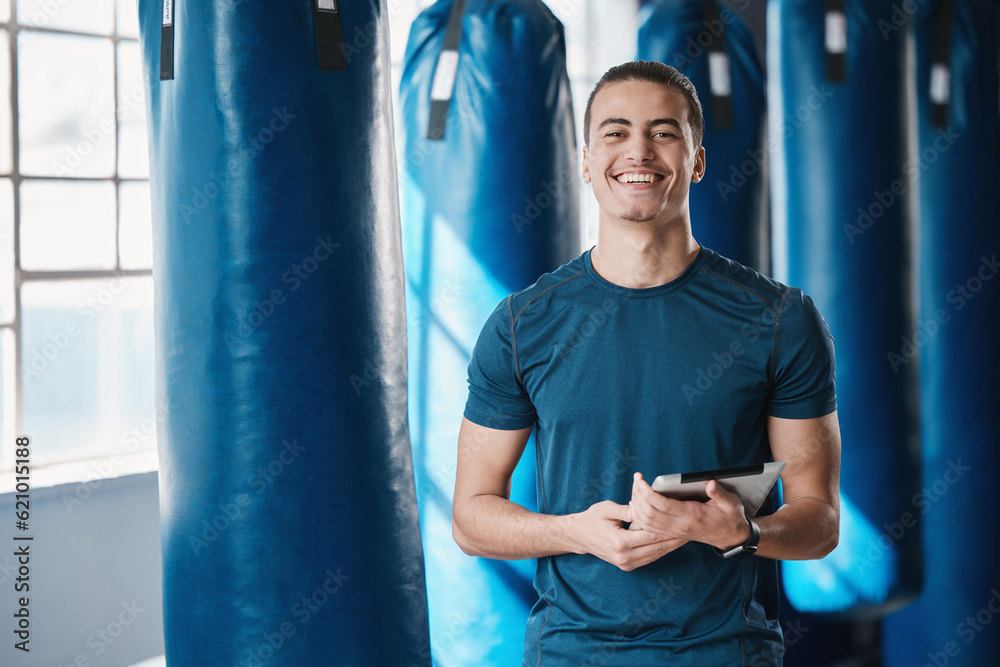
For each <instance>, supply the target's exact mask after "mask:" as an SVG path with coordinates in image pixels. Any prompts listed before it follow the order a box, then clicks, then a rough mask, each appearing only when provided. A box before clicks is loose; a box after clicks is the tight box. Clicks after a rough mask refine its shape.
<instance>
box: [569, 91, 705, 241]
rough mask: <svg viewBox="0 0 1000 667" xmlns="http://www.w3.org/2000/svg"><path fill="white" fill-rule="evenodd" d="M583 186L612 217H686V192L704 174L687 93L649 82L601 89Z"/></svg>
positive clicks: (636, 219)
mask: <svg viewBox="0 0 1000 667" xmlns="http://www.w3.org/2000/svg"><path fill="white" fill-rule="evenodd" d="M590 114H591V124H590V145H589V147H584V149H583V181H584V182H585V183H592V184H593V188H594V196H595V197H597V203H598V204H599V205H600V207H601V214H602V219H604V218H606V217H611V218H616V219H619V220H628V221H632V222H654V221H662V222H669V221H670V220H672V219H675V218H676V217H677V216H678V215H685V214H686V212H687V200H688V189H689V187H690V184H691V183H692V182H695V183H697V182H698V181H700V180H701V177H702V175H703V174H704V173H705V149H704V148H702V147H700V146H699V147H695V146H694V137H693V136H692V131H691V126H690V124H689V123H688V120H687V118H688V105H687V101H686V100H685V98H684V95H683V94H682V93H681V92H680V91H678V90H674V89H673V88H667V87H666V86H662V85H660V84H656V83H651V82H648V81H620V82H618V83H612V84H609V85H607V86H605V87H604V88H602V89H601V90H600V91H599V92H598V93H597V95H596V97H594V101H593V104H592V105H591V110H590Z"/></svg>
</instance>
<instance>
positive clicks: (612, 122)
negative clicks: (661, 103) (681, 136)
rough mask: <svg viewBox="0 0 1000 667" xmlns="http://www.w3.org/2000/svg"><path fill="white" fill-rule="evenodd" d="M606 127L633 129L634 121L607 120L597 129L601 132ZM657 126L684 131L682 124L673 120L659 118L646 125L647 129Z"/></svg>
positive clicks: (623, 119) (622, 119)
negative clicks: (666, 126)
mask: <svg viewBox="0 0 1000 667" xmlns="http://www.w3.org/2000/svg"><path fill="white" fill-rule="evenodd" d="M605 125H624V126H625V127H632V121H630V120H629V119H627V118H606V119H605V120H603V121H601V124H600V125H598V126H597V129H598V130H600V129H601V128H603V127H604V126H605ZM657 125H673V126H674V127H676V128H677V129H678V130H680V131H681V132H683V131H684V130H683V128H681V124H680V123H678V122H677V121H676V120H674V119H673V118H657V119H656V120H651V121H649V122H648V123H646V128H647V129H648V128H651V127H656V126H657Z"/></svg>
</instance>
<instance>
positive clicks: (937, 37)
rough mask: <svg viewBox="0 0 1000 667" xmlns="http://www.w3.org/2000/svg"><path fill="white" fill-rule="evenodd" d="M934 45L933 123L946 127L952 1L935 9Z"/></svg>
mask: <svg viewBox="0 0 1000 667" xmlns="http://www.w3.org/2000/svg"><path fill="white" fill-rule="evenodd" d="M933 22H934V43H933V45H932V46H931V81H930V89H929V94H930V98H931V122H932V123H934V127H944V126H945V125H946V124H947V122H948V103H949V102H950V101H951V23H952V0H941V2H939V3H938V5H937V7H935V8H934V21H933Z"/></svg>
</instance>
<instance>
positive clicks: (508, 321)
mask: <svg viewBox="0 0 1000 667" xmlns="http://www.w3.org/2000/svg"><path fill="white" fill-rule="evenodd" d="M510 298H511V297H507V298H506V299H504V300H503V301H501V302H500V303H499V305H497V307H496V308H495V309H494V310H493V313H492V314H491V315H490V316H489V319H487V320H486V324H484V325H483V329H482V331H481V332H480V333H479V339H478V340H477V341H476V347H475V348H474V349H473V351H472V360H471V361H470V362H469V399H468V401H466V403H465V418H466V419H468V420H469V421H471V422H475V423H476V424H479V425H480V426H486V427H488V428H495V429H503V430H508V431H510V430H516V429H520V428H524V427H526V426H531V425H533V424H534V423H535V406H534V405H532V404H531V399H530V398H529V397H528V394H527V392H525V390H524V387H523V386H522V385H521V383H520V382H519V381H518V379H517V377H516V375H515V370H514V369H515V368H516V365H515V359H514V332H513V327H512V321H513V318H512V316H511V312H510Z"/></svg>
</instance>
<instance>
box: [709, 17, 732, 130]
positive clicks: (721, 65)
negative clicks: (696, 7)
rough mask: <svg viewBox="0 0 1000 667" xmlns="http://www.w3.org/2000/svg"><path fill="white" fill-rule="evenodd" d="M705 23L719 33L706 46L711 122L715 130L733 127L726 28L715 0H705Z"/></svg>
mask: <svg viewBox="0 0 1000 667" xmlns="http://www.w3.org/2000/svg"><path fill="white" fill-rule="evenodd" d="M705 20H706V22H707V25H717V26H719V34H718V35H716V36H715V39H713V40H712V43H711V44H710V45H709V46H708V80H709V86H710V90H711V96H712V124H713V125H714V126H715V129H716V130H731V129H733V83H732V78H731V76H730V73H729V52H728V51H727V50H726V28H725V25H724V24H723V22H722V19H721V18H720V17H719V4H718V2H717V0H705Z"/></svg>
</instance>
